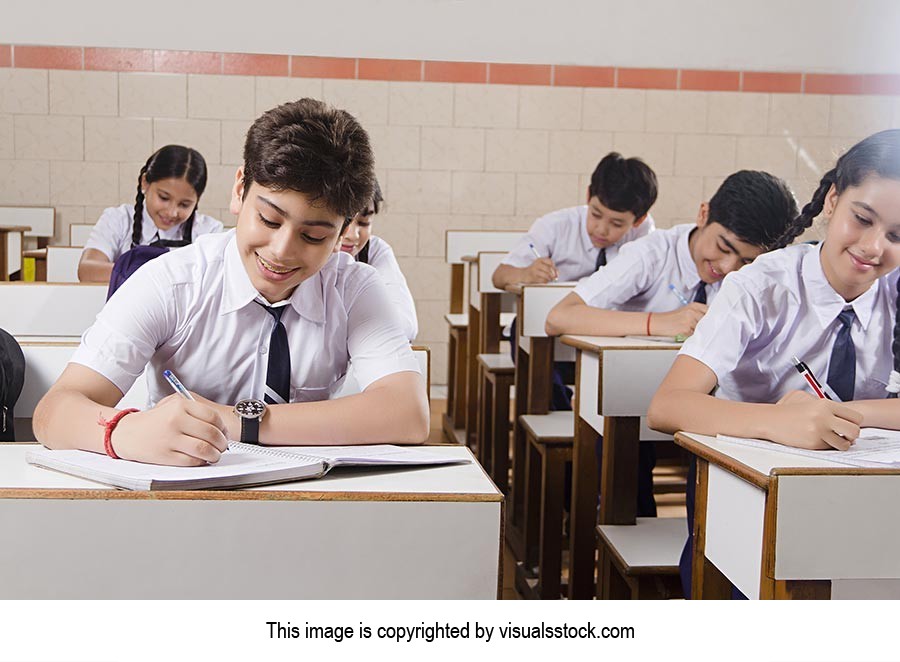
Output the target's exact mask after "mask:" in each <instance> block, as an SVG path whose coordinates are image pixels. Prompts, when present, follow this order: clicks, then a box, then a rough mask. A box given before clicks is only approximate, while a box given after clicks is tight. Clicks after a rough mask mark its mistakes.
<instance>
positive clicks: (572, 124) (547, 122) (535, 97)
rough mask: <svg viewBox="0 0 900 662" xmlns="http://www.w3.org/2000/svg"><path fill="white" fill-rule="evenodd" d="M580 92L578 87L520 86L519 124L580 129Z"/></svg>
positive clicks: (522, 126)
mask: <svg viewBox="0 0 900 662" xmlns="http://www.w3.org/2000/svg"><path fill="white" fill-rule="evenodd" d="M583 96H584V94H583V90H582V89H581V88H578V87H522V88H520V89H519V128H521V129H569V130H573V129H579V128H581V106H582V98H583Z"/></svg>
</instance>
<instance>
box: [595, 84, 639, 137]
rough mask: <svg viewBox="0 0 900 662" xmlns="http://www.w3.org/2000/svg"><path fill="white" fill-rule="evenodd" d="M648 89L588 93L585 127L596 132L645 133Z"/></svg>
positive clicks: (598, 90)
mask: <svg viewBox="0 0 900 662" xmlns="http://www.w3.org/2000/svg"><path fill="white" fill-rule="evenodd" d="M646 104H647V93H646V92H645V91H644V90H606V89H597V90H585V91H584V105H583V110H582V114H581V118H582V119H581V128H582V129H588V130H593V131H643V130H644V116H645V114H646V113H645V108H646Z"/></svg>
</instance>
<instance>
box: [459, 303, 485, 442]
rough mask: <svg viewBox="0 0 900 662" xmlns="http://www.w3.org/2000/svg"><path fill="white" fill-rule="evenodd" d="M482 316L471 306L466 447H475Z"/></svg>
mask: <svg viewBox="0 0 900 662" xmlns="http://www.w3.org/2000/svg"><path fill="white" fill-rule="evenodd" d="M480 328H481V315H480V313H479V311H478V309H477V308H475V307H474V306H469V355H468V357H467V358H466V372H467V374H466V416H465V419H466V422H465V425H464V426H462V427H465V428H466V445H467V446H468V447H469V448H474V446H475V425H476V420H475V419H476V416H478V410H477V407H478V355H479V354H480V353H481V352H482V350H481V334H480Z"/></svg>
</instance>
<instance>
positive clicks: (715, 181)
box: [703, 175, 727, 202]
mask: <svg viewBox="0 0 900 662" xmlns="http://www.w3.org/2000/svg"><path fill="white" fill-rule="evenodd" d="M726 176H727V175H718V176H716V177H704V178H703V200H704V201H707V202H708V201H709V199H710V198H711V197H713V196H714V195H715V194H716V191H718V190H719V187H720V186H721V185H722V182H724V181H725V177H726Z"/></svg>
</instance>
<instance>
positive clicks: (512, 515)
mask: <svg viewBox="0 0 900 662" xmlns="http://www.w3.org/2000/svg"><path fill="white" fill-rule="evenodd" d="M529 361H530V358H529V355H528V353H527V352H525V351H523V350H522V348H521V347H519V348H518V349H517V350H516V399H515V416H514V417H513V446H512V485H510V486H509V490H510V492H509V502H510V507H509V509H508V511H507V512H508V514H509V527H508V529H507V532H506V539H507V541H508V542H509V547H510V549H511V550H512V553H513V556H514V557H515V558H516V560H519V561H521V560H522V559H523V558H524V540H523V530H522V529H523V526H524V513H525V454H526V452H527V449H526V447H525V431H524V430H523V429H522V424H521V423H520V422H519V416H521V415H522V414H525V413H527V411H528V410H527V408H526V405H527V404H528V391H527V386H526V385H527V383H528V366H529Z"/></svg>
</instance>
